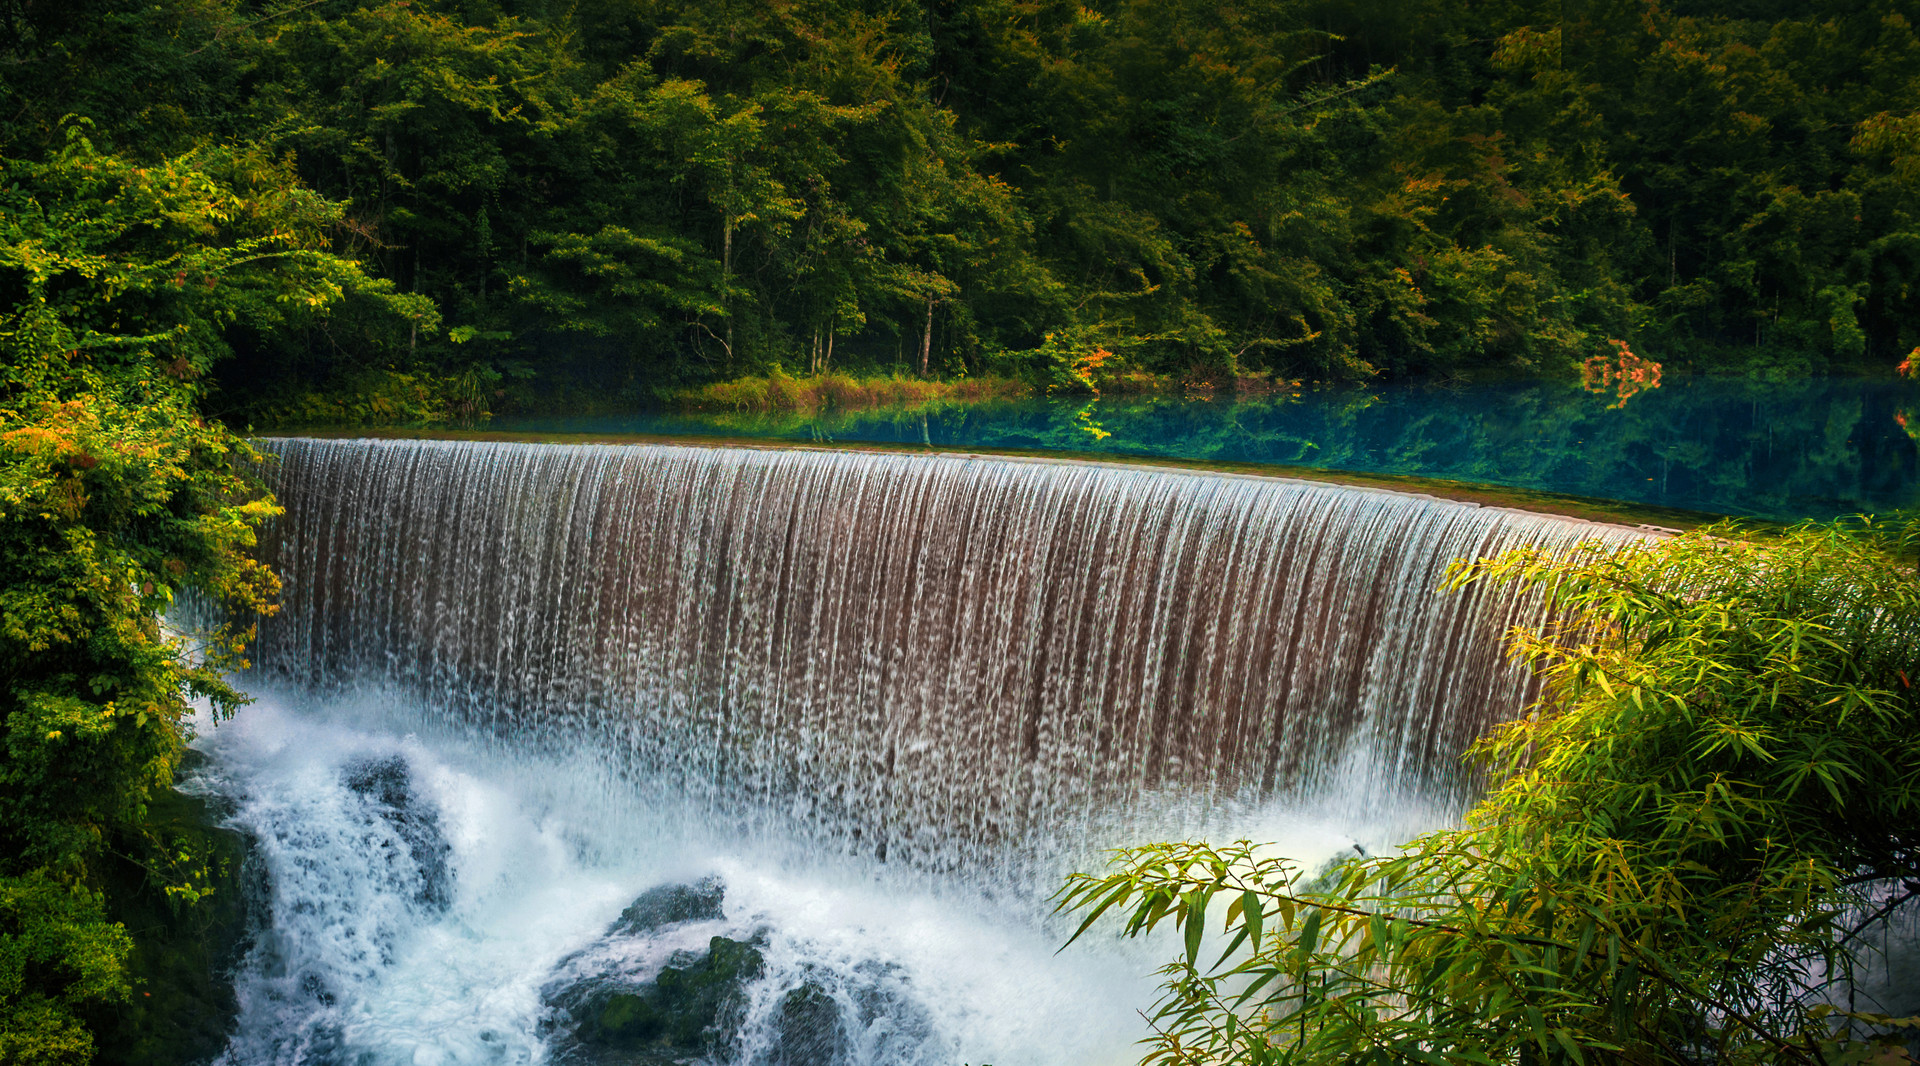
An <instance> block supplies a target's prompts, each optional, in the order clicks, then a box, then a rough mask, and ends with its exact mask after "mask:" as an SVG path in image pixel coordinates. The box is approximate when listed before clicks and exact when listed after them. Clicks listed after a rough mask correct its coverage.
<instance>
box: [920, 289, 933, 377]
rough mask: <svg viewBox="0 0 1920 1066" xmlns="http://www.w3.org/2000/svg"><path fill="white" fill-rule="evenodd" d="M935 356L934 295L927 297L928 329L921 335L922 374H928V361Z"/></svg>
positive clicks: (923, 375)
mask: <svg viewBox="0 0 1920 1066" xmlns="http://www.w3.org/2000/svg"><path fill="white" fill-rule="evenodd" d="M932 356H933V297H931V296H929V297H927V329H926V332H924V333H922V334H921V335H920V376H921V377H926V376H927V362H928V360H929V359H931V358H932Z"/></svg>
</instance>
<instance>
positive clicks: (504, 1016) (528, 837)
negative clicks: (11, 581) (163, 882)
mask: <svg viewBox="0 0 1920 1066" xmlns="http://www.w3.org/2000/svg"><path fill="white" fill-rule="evenodd" d="M433 721H435V719H433V718H432V717H430V716H427V715H425V714H422V713H420V712H418V711H417V710H413V709H410V708H409V707H408V706H407V705H406V704H405V703H403V702H400V701H397V700H363V701H360V702H357V703H348V702H337V703H333V704H319V705H316V704H312V703H310V702H303V700H302V698H300V697H296V696H288V695H276V694H272V693H268V694H265V695H264V696H263V698H262V699H261V700H260V702H258V703H256V704H255V705H253V706H251V707H248V708H246V709H245V710H244V711H243V712H242V713H241V714H240V715H239V716H238V717H236V718H234V719H233V720H231V721H228V722H223V723H220V724H218V725H213V724H210V723H204V722H203V723H201V724H200V727H199V736H198V738H197V739H196V741H195V746H196V747H197V748H198V749H200V750H201V751H203V752H204V753H205V754H206V755H207V756H208V759H207V762H206V763H205V765H204V768H203V770H202V771H201V773H200V775H199V777H198V778H197V779H196V781H195V782H194V783H193V785H192V787H194V788H196V789H199V790H202V791H206V792H211V793H214V794H217V795H219V796H222V797H225V798H226V800H227V801H228V802H229V803H230V804H231V809H232V812H233V813H232V815H231V818H230V824H232V825H234V826H235V827H237V828H240V829H242V830H244V831H246V832H248V833H249V834H251V835H252V836H253V837H254V838H255V840H256V841H257V850H256V853H255V854H256V856H257V859H258V861H259V863H260V865H261V866H262V867H263V872H264V875H265V876H264V878H263V879H262V880H264V884H263V885H262V886H261V888H260V895H261V901H260V902H261V904H262V905H261V906H258V907H256V910H257V911H259V912H261V917H262V918H263V919H264V921H265V923H266V925H267V927H266V928H263V929H261V930H260V931H259V932H258V934H257V935H256V940H255V944H254V946H253V949H252V951H251V953H250V955H249V956H248V958H247V960H246V962H245V963H244V965H243V969H242V972H241V974H240V975H239V977H238V982H237V991H238V994H239V1000H240V1005H241V1014H240V1019H239V1025H238V1032H237V1034H236V1036H235V1038H234V1040H233V1043H232V1045H231V1047H230V1048H229V1050H228V1052H227V1054H226V1055H225V1057H224V1059H223V1060H222V1062H223V1063H224V1064H227V1066H256V1064H269V1063H271V1064H288V1066H293V1064H299V1066H321V1064H335V1063H353V1064H355V1066H387V1064H399V1063H407V1064H416V1066H433V1064H456V1063H457V1064H479V1063H500V1064H504V1063H540V1062H545V1061H549V1059H550V1057H551V1054H552V1049H551V1048H550V1046H549V1038H548V1035H547V1034H546V1032H545V1031H544V1030H543V1026H542V1018H543V1015H545V1014H547V1013H548V1008H546V1007H544V1006H543V1001H542V992H543V989H545V988H550V987H551V986H552V985H553V983H554V982H555V980H556V977H557V976H559V975H564V973H565V972H566V970H567V968H568V967H570V966H571V967H574V968H576V969H577V968H580V967H582V966H587V967H588V968H592V966H600V967H601V968H603V969H604V968H605V967H606V966H607V965H609V964H613V965H615V967H616V968H618V969H621V970H622V971H623V972H625V973H628V974H644V973H646V972H647V971H649V970H652V971H657V970H658V968H659V967H660V966H661V965H663V964H664V963H665V962H666V961H667V959H668V958H669V956H670V953H671V952H672V951H674V950H677V949H683V948H696V949H697V948H699V947H701V946H703V945H704V944H705V942H706V940H707V938H708V937H710V936H714V935H723V934H724V935H728V936H732V937H736V938H747V937H751V936H754V935H756V934H757V935H758V936H759V937H760V944H761V950H762V953H763V955H764V956H765V959H766V969H765V975H764V976H763V977H762V978H760V979H759V980H758V981H755V982H753V983H752V984H751V985H750V986H749V988H748V992H749V995H750V999H751V1002H750V1005H749V1007H748V1010H747V1016H746V1021H745V1025H744V1027H743V1034H742V1038H741V1040H740V1042H739V1044H738V1046H737V1047H736V1048H735V1051H734V1054H733V1056H732V1057H734V1058H735V1059H737V1060H738V1061H741V1062H750V1061H755V1060H756V1058H757V1057H758V1056H761V1055H763V1053H764V1052H765V1051H766V1050H767V1046H768V1044H769V1042H770V1041H772V1040H773V1039H774V1036H773V1034H772V1019H773V1016H774V1015H775V1014H776V1013H777V1008H778V1004H779V1003H780V1001H781V998H782V997H783V996H784V995H785V994H786V993H787V992H788V991H790V990H792V989H794V988H797V987H799V986H800V985H801V984H803V983H807V984H811V985H812V986H814V987H815V988H817V989H820V990H822V991H824V992H825V993H826V994H827V995H829V996H831V997H832V998H833V999H834V1001H835V1003H836V1004H837V1005H838V1006H839V1007H840V1010H841V1014H842V1016H843V1018H847V1019H857V1022H852V1023H850V1028H851V1029H852V1030H853V1032H852V1033H851V1035H850V1038H849V1039H848V1041H847V1043H846V1046H845V1048H844V1049H843V1058H842V1061H844V1062H846V1063H848V1064H849V1066H868V1064H872V1066H893V1064H901V1066H906V1064H936V1063H938V1064H949V1063H952V1064H958V1063H976V1064H978V1063H996V1064H998V1066H1025V1064H1033V1066H1042V1064H1067V1063H1073V1064H1090V1063H1091V1064H1098V1063H1123V1062H1131V1061H1135V1060H1136V1059H1137V1051H1136V1049H1135V1048H1134V1042H1135V1041H1137V1040H1138V1039H1139V1038H1140V1037H1141V1036H1142V1035H1144V1033H1145V1023H1144V1022H1143V1021H1142V1019H1141V1018H1140V1016H1139V1015H1138V1013H1137V1011H1138V1010H1139V1009H1140V1008H1144V1007H1147V1006H1148V1005H1150V1004H1151V1003H1152V1001H1153V999H1154V981H1153V979H1152V976H1151V973H1152V970H1153V968H1154V966H1155V965H1156V961H1157V960H1158V959H1160V958H1162V957H1164V954H1165V953H1166V950H1167V946H1166V945H1164V944H1144V945H1143V944H1130V943H1120V942H1116V941H1111V940H1107V941H1099V940H1090V941H1084V942H1082V943H1081V944H1077V945H1075V947H1074V948H1073V949H1071V950H1069V951H1067V952H1064V953H1058V954H1056V948H1057V947H1058V946H1059V944H1060V943H1061V941H1062V940H1063V939H1064V937H1063V935H1062V929H1061V927H1060V923H1059V922H1058V921H1057V920H1049V919H1047V918H1046V917H1045V912H1046V909H1047V907H1046V903H1045V901H1044V900H1039V899H1034V898H1025V899H1019V898H1011V899H1010V898H1009V897H1008V896H1007V895H1006V894H1005V893H1004V892H999V893H996V892H995V891H993V889H994V886H992V885H990V884H968V883H965V881H964V879H963V878H960V877H956V876H953V875H946V876H944V877H943V878H942V879H941V880H939V881H934V880H930V879H929V878H927V877H926V876H925V875H923V874H911V873H910V872H906V871H894V870H890V869H888V868H887V867H886V866H885V864H882V863H878V862H874V861H872V860H867V861H866V862H864V863H860V862H856V861H854V860H849V859H846V858H844V857H835V858H833V859H831V860H828V861H824V862H819V863H806V862H796V861H794V860H793V859H792V857H791V856H782V857H778V858H775V857H771V856H769V855H768V854H767V853H766V852H765V851H764V850H762V849H759V848H757V847H754V846H751V845H747V846H743V845H742V844H741V843H740V842H738V841H729V840H727V839H725V834H724V833H721V834H713V833H703V832H702V831H701V830H700V828H699V827H698V826H697V824H694V823H693V822H692V821H691V820H690V819H689V818H688V817H687V816H686V815H685V813H684V812H676V811H671V810H664V809H660V808H659V807H658V806H657V805H656V804H650V803H647V802H644V801H642V800H641V799H640V795H641V793H640V792H639V791H637V790H636V789H635V788H634V787H633V785H632V784H630V783H628V782H626V781H624V780H622V779H621V778H620V777H619V776H618V775H617V774H615V773H613V772H610V771H609V770H608V768H607V766H606V765H605V764H604V763H603V762H602V761H601V760H600V759H598V758H596V757H595V756H594V755H592V754H591V753H580V754H576V755H570V756H561V757H552V756H535V755H529V754H527V753H525V752H514V751H510V750H508V749H507V748H506V747H505V746H504V745H501V744H498V743H497V742H495V741H493V740H491V739H489V738H486V737H484V736H480V735H477V734H476V735H461V734H457V733H449V732H447V731H445V730H436V727H435V726H434V725H433V724H432V723H433ZM380 774H385V775H386V776H385V777H380V776H379V775H380ZM370 781H372V782H373V783H372V784H370V783H369V782H370ZM1249 828H1251V827H1249ZM1255 832H1257V833H1258V834H1259V835H1260V836H1261V838H1263V839H1266V838H1271V837H1274V836H1276V835H1284V836H1285V837H1288V838H1290V840H1289V844H1288V846H1289V847H1293V848H1297V850H1298V851H1299V852H1300V853H1301V857H1303V858H1307V859H1310V860H1319V859H1324V858H1327V857H1331V856H1332V855H1334V854H1336V853H1338V852H1341V851H1344V850H1346V849H1349V848H1351V847H1352V846H1353V844H1354V843H1355V840H1354V839H1353V837H1352V836H1351V835H1349V834H1348V833H1345V832H1342V831H1340V830H1339V829H1337V828H1335V827H1332V826H1329V825H1326V824H1325V823H1317V822H1314V821H1313V820H1311V819H1307V820H1300V819H1291V818H1289V817H1287V816H1285V815H1284V814H1276V813H1274V812H1268V820H1267V824H1265V825H1264V826H1261V827H1260V828H1259V829H1258V830H1255ZM1064 872H1065V871H1062V873H1064ZM707 874H716V875H718V876H719V877H720V878H721V879H722V881H723V882H724V883H725V886H726V896H725V903H724V910H725V914H724V917H723V918H721V919H717V920H711V921H695V922H689V923H686V924H685V925H683V926H680V927H676V928H674V929H672V930H670V931H669V933H667V934H664V935H662V936H661V937H660V938H658V939H656V940H651V941H645V942H633V941H627V942H609V941H605V940H602V935H603V933H604V932H605V931H606V930H607V928H608V925H609V923H610V922H612V921H613V920H614V919H615V918H616V916H617V915H618V914H619V913H620V911H621V909H622V907H624V906H625V905H626V904H627V903H628V902H629V901H631V900H633V899H634V897H635V896H636V895H638V894H639V893H641V892H642V891H644V890H646V889H648V888H649V887H652V886H655V885H659V884H663V883H684V882H687V881H690V880H693V879H695V878H698V877H701V876H703V875H707ZM596 952H597V953H599V955H598V957H595V953H596ZM622 953H624V955H623V957H620V958H616V959H611V960H610V959H609V958H607V957H606V956H608V955H610V954H611V955H622ZM761 1061H764V1059H761Z"/></svg>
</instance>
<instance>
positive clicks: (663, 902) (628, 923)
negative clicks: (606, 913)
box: [607, 877, 727, 936]
mask: <svg viewBox="0 0 1920 1066" xmlns="http://www.w3.org/2000/svg"><path fill="white" fill-rule="evenodd" d="M726 892H727V888H726V885H725V884H723V883H722V882H721V880H720V879H719V878H718V877H703V878H701V879H700V880H698V881H695V882H694V883H692V884H690V885H659V886H656V887H654V888H650V889H647V890H646V891H645V892H642V893H641V894H640V895H639V897H638V898H636V899H635V900H634V901H633V902H632V903H630V904H628V905H627V909H626V910H623V911H621V912H620V917H618V918H616V919H614V922H613V926H612V928H610V929H608V930H607V934H608V935H609V936H632V935H635V934H639V933H650V932H652V931H654V930H656V929H661V928H664V927H666V926H669V925H677V924H679V923H680V922H696V921H706V920H711V919H715V918H719V917H720V916H721V913H720V902H721V900H722V899H724V898H725V897H726Z"/></svg>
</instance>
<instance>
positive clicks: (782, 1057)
mask: <svg viewBox="0 0 1920 1066" xmlns="http://www.w3.org/2000/svg"><path fill="white" fill-rule="evenodd" d="M773 1022H774V1034H773V1042H772V1044H771V1046H769V1047H768V1048H767V1049H766V1050H765V1051H764V1052H762V1053H761V1054H760V1055H759V1056H757V1057H756V1061H755V1066H833V1064H835V1063H841V1062H845V1061H847V1057H848V1052H849V1043H850V1041H849V1040H848V1038H847V1029H846V1026H845V1024H844V1023H842V1021H841V1019H840V1004H839V1003H837V1002H835V1001H834V998H833V997H832V996H831V995H829V994H828V993H827V991H826V989H823V988H821V987H820V986H819V985H817V984H814V983H813V982H811V981H809V982H807V983H806V984H803V985H801V986H800V987H798V988H795V989H793V990H792V991H790V992H788V993H787V994H786V995H785V996H782V997H781V998H780V1005H779V1007H777V1008H775V1011H774V1018H773Z"/></svg>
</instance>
